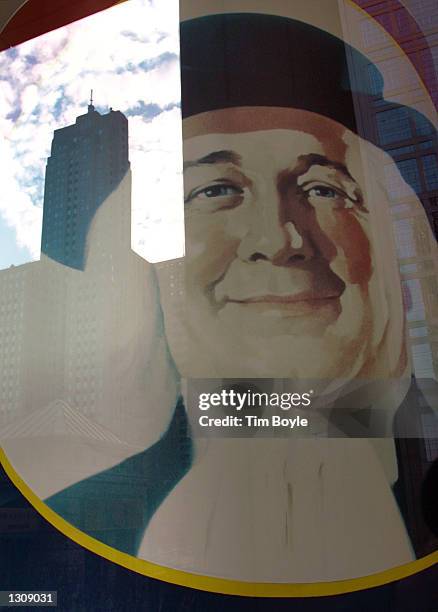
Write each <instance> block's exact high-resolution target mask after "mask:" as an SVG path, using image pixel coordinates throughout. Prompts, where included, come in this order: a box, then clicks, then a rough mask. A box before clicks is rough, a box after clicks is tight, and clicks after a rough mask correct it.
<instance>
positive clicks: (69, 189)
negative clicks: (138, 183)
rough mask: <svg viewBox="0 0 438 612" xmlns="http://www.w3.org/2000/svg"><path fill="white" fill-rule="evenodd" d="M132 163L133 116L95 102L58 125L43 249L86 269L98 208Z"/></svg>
mask: <svg viewBox="0 0 438 612" xmlns="http://www.w3.org/2000/svg"><path fill="white" fill-rule="evenodd" d="M128 168H129V160H128V121H127V119H126V117H125V116H124V115H123V114H122V113H121V112H120V111H113V110H112V109H111V110H110V112H109V113H108V114H106V115H101V114H100V113H99V112H98V111H96V109H95V108H94V106H93V103H92V98H91V100H90V104H89V105H88V112H87V113H86V114H84V115H80V116H79V117H77V119H76V123H75V124H74V125H69V126H67V127H64V128H61V129H59V130H55V134H54V137H53V141H52V149H51V155H50V157H49V158H48V160H47V168H46V180H45V190H44V213H43V231H42V238H41V252H42V253H44V254H45V255H47V256H48V257H50V258H51V259H54V260H55V261H58V262H60V263H63V264H65V265H67V266H70V267H73V268H77V269H79V270H81V269H83V267H84V263H85V246H86V239H87V233H88V230H89V227H90V223H91V221H92V219H93V217H94V214H95V213H96V211H97V210H98V208H99V206H100V205H101V204H102V202H104V201H105V200H106V198H107V197H108V196H109V194H110V193H111V192H112V191H114V190H115V189H116V188H117V186H118V185H119V183H120V181H121V180H122V178H123V177H124V176H125V174H126V172H127V170H128Z"/></svg>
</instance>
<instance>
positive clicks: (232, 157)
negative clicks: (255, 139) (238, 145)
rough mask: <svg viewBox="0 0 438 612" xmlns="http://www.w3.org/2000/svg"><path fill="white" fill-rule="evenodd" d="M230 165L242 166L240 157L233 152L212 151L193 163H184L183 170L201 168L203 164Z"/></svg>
mask: <svg viewBox="0 0 438 612" xmlns="http://www.w3.org/2000/svg"><path fill="white" fill-rule="evenodd" d="M226 163H231V164H235V165H236V166H241V165H242V157H241V156H240V155H239V154H238V153H236V152H235V151H212V152H211V153H209V154H208V155H205V156H204V157H200V158H199V159H196V160H194V161H187V162H184V165H183V170H187V169H188V168H193V167H195V166H202V165H204V164H226Z"/></svg>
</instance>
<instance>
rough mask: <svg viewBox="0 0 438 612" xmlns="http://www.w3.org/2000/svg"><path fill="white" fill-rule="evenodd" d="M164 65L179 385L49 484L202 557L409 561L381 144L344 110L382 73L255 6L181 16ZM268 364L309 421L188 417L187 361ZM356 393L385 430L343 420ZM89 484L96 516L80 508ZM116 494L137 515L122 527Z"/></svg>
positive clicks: (169, 551)
mask: <svg viewBox="0 0 438 612" xmlns="http://www.w3.org/2000/svg"><path fill="white" fill-rule="evenodd" d="M181 66H182V114H183V137H184V190H185V195H184V204H185V228H186V255H185V258H184V265H183V267H182V271H183V273H182V276H181V279H182V282H183V287H184V289H183V292H182V295H175V293H172V292H170V291H169V287H168V283H167V277H166V275H165V274H164V272H163V271H161V270H160V267H157V283H158V293H157V299H159V300H160V303H161V309H162V313H163V320H164V332H165V336H166V339H167V343H168V348H169V354H168V356H167V357H166V358H165V359H163V363H162V372H163V376H162V380H161V381H160V380H158V379H157V381H156V384H157V386H159V385H160V384H162V383H163V382H165V381H167V380H169V379H170V378H172V380H173V384H177V385H180V392H178V393H177V398H176V409H175V410H174V406H175V403H172V404H171V405H170V406H169V405H168V404H169V402H167V404H166V405H164V404H165V402H164V401H163V405H162V406H160V405H154V406H152V405H149V406H148V410H157V411H161V410H162V411H163V414H168V415H169V417H168V418H169V426H168V428H167V430H166V431H164V432H163V431H161V432H159V434H158V435H157V438H158V440H157V442H156V443H155V444H153V445H152V446H150V447H149V448H147V449H146V450H144V451H143V452H141V453H138V454H136V455H134V456H133V457H129V458H128V459H126V460H125V461H123V462H121V463H119V464H117V465H115V466H114V467H111V468H109V469H108V470H106V471H104V472H100V473H98V474H96V475H94V476H90V477H89V478H88V479H85V480H83V481H82V482H79V483H77V484H74V485H72V486H71V487H69V488H67V489H64V490H62V491H59V492H57V493H55V495H53V496H51V497H50V498H49V499H47V500H46V503H47V504H48V505H49V506H50V507H51V508H53V509H54V510H55V511H56V512H58V513H59V514H60V515H61V516H63V517H64V518H65V519H67V520H68V521H70V522H71V523H72V524H73V525H75V526H77V527H79V528H81V529H82V530H83V531H85V532H87V533H89V534H91V535H93V536H94V537H96V538H97V539H100V540H103V541H104V542H106V543H108V544H110V545H111V546H113V547H115V548H117V549H120V550H123V551H125V552H129V553H130V554H133V555H136V556H138V557H140V558H143V559H146V560H148V561H152V562H154V563H158V564H161V565H163V566H166V567H171V568H175V569H180V570H184V571H187V572H193V573H195V574H201V575H209V576H218V577H222V578H230V579H233V580H239V581H250V582H319V581H331V580H344V579H349V578H355V577H359V576H366V575H369V574H373V573H377V572H381V571H384V570H386V569H389V568H392V567H396V566H399V565H402V564H405V563H408V562H410V561H412V560H414V559H415V552H414V547H413V542H412V541H411V540H410V537H409V535H408V531H407V529H406V526H405V524H404V521H403V518H402V515H401V513H400V510H399V507H398V505H397V501H396V498H395V496H394V493H393V491H392V485H393V484H394V482H395V481H396V480H397V473H396V458H395V451H394V442H393V439H392V428H393V425H394V419H395V417H396V413H397V414H400V413H402V414H404V413H405V412H406V410H407V409H408V411H410V412H412V413H415V412H416V411H417V410H418V409H419V403H420V399H419V398H420V397H421V393H420V391H419V390H418V389H417V387H416V385H415V381H414V380H413V378H412V370H411V366H410V361H409V357H408V351H407V347H406V342H405V315H404V308H403V300H402V294H401V288H400V276H399V269H398V263H397V257H396V249H395V244H394V240H393V237H392V229H391V223H392V221H391V215H390V205H389V195H388V193H387V190H386V187H385V185H384V184H383V183H382V181H381V180H380V178H379V174H380V169H381V167H382V165H383V164H384V163H388V162H391V159H390V158H389V156H388V153H386V152H384V151H383V150H382V149H381V148H380V147H379V144H378V143H377V142H376V138H375V136H374V132H373V131H372V130H369V129H367V128H366V126H364V125H362V123H361V122H359V121H358V120H357V116H356V113H355V108H356V107H357V105H360V104H362V103H366V102H367V101H368V100H369V98H370V96H371V92H372V91H374V88H375V82H376V80H377V82H379V83H380V85H381V89H382V90H383V81H382V78H381V76H380V74H379V73H378V71H377V70H376V69H375V68H374V67H373V66H372V65H370V62H369V60H367V59H366V58H365V57H363V56H362V55H361V54H360V53H359V52H357V51H356V50H355V49H353V48H351V47H349V46H348V45H346V44H344V42H343V41H341V40H340V39H338V38H336V37H335V36H333V35H331V34H329V33H327V32H325V31H323V30H320V29H318V28H316V27H314V26H312V25H309V24H307V23H304V22H302V21H296V20H293V19H289V18H283V17H277V16H272V15H261V14H254V13H252V14H249V13H241V14H220V15H211V16H208V17H202V18H196V19H192V20H187V21H185V22H183V23H182V24H181ZM406 110H407V112H408V114H409V117H410V120H412V121H414V122H417V121H420V120H421V121H427V120H426V119H425V118H424V117H423V116H422V115H420V114H419V113H418V112H417V111H415V110H413V109H406ZM400 181H404V183H406V188H407V189H408V190H411V187H410V186H409V181H410V177H409V176H408V175H405V176H402V175H400ZM410 192H411V195H412V200H413V201H414V202H415V205H416V206H418V209H419V210H420V207H421V203H420V202H419V200H418V198H417V197H416V196H415V193H414V192H413V191H412V190H411V191H410ZM421 210H422V209H421ZM158 295H159V297H158ZM175 313H178V314H177V315H176V314H175ZM155 366H156V364H155ZM155 366H154V367H155ZM279 378H283V379H287V380H289V381H291V385H292V386H293V387H294V388H297V389H301V387H303V386H304V387H303V388H305V385H307V383H308V381H309V380H312V384H313V388H314V390H315V396H316V398H317V399H316V400H315V401H316V403H317V404H316V405H317V408H318V409H321V410H319V411H317V412H318V414H319V415H322V419H323V422H324V424H325V425H326V429H325V430H324V431H322V432H320V433H322V434H324V435H319V434H318V435H313V436H307V437H303V438H284V439H269V438H257V437H252V438H251V437H250V438H232V437H222V438H214V439H208V440H203V439H198V438H197V437H195V436H193V430H194V427H193V423H191V422H190V420H191V413H190V410H188V411H186V406H187V393H186V391H185V389H186V382H187V380H190V379H198V380H199V379H240V380H245V379H279ZM154 397H156V389H155V391H154ZM358 409H364V410H371V413H372V414H373V415H375V417H376V419H377V421H376V424H375V428H374V429H373V435H376V436H379V435H380V436H381V437H382V438H384V439H383V440H379V441H378V442H376V441H374V440H371V439H368V437H367V436H364V435H362V436H359V437H358V434H357V432H352V431H351V429H350V425H351V422H350V421H349V418H348V417H349V415H350V414H351V412H352V411H357V410H358ZM428 409H429V408H428ZM373 411H374V412H373ZM315 414H316V413H315ZM373 418H374V417H373ZM332 426H334V427H335V429H336V432H337V434H336V437H328V435H327V434H328V433H329V429H330V427H332ZM408 426H409V424H407V425H406V423H405V422H403V427H405V430H406V431H407V429H408V428H409V427H408ZM376 432H377V433H376ZM388 432H389V433H388ZM408 433H409V435H412V432H408ZM351 435H352V436H353V437H349V436H351ZM340 436H344V437H340ZM382 449H383V450H382ZM382 457H383V458H384V459H385V461H383V459H382ZM388 458H389V459H388ZM388 466H389V467H388ZM93 500H94V502H96V503H99V504H101V505H102V507H105V516H107V517H108V519H107V525H106V528H104V529H100V530H93V529H92V528H90V527H87V526H86V516H85V515H86V513H85V514H84V512H82V513H81V512H78V507H79V506H80V505H81V502H86V507H89V508H90V512H92V511H93ZM121 501H123V503H125V504H126V503H127V502H128V505H129V504H131V505H130V508H131V509H132V514H134V513H135V514H136V516H137V517H139V518H138V520H137V522H136V524H135V526H134V527H133V528H132V529H127V530H125V532H124V533H122V534H120V532H117V533H116V531H115V530H114V529H113V525H112V524H111V516H112V515H113V511H114V509H115V508H117V506H118V505H120V503H121Z"/></svg>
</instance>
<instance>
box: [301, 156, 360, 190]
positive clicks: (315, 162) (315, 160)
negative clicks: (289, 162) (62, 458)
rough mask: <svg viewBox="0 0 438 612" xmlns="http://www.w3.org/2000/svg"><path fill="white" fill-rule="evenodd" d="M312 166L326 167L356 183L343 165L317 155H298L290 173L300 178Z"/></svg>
mask: <svg viewBox="0 0 438 612" xmlns="http://www.w3.org/2000/svg"><path fill="white" fill-rule="evenodd" d="M312 166H326V167H327V168H333V170H337V171H338V172H341V173H342V174H344V175H345V176H346V177H347V178H348V179H350V180H351V181H353V182H354V183H355V182H356V181H355V180H354V178H353V177H352V176H351V174H350V172H349V171H348V168H347V166H345V164H342V163H340V162H336V161H334V160H332V159H329V158H328V157H326V156H325V155H318V154H317V153H310V154H309V155H300V156H299V157H298V163H297V165H296V166H295V168H294V169H293V171H292V172H293V174H294V175H295V176H301V175H302V174H305V173H306V172H308V171H309V170H310V168H311V167H312Z"/></svg>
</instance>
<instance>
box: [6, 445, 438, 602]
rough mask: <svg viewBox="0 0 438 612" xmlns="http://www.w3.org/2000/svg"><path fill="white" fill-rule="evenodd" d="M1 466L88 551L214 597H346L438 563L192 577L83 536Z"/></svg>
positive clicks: (436, 557) (433, 557) (434, 557)
mask: <svg viewBox="0 0 438 612" xmlns="http://www.w3.org/2000/svg"><path fill="white" fill-rule="evenodd" d="M0 464H1V465H2V466H3V469H4V470H5V472H6V474H7V475H8V477H9V478H10V479H11V481H12V482H13V483H14V485H15V486H16V487H17V489H18V490H19V491H20V493H22V494H23V495H24V497H25V498H26V499H27V500H28V501H29V502H30V503H31V504H32V506H33V507H34V508H35V510H37V511H38V512H39V514H41V516H43V517H44V518H45V519H46V520H47V521H48V522H49V523H50V524H51V525H53V526H54V527H56V529H58V531H60V532H61V533H63V534H64V535H66V536H67V537H68V538H70V539H71V540H73V541H74V542H76V544H79V545H80V546H83V547H84V548H86V549H87V550H90V551H91V552H93V553H95V554H97V555H99V556H101V557H103V558H105V559H108V560H109V561H112V562H113V563H117V564H118V565H121V566H122V567H126V568H127V569H130V570H132V571H134V572H137V573H138V574H143V576H148V577H149V578H155V579H157V580H162V581H164V582H170V583H171V584H176V585H178V586H183V587H189V588H192V589H198V590H201V591H208V592H210V593H220V594H224V595H241V596H246V597H321V596H326V595H342V594H345V593H351V592H354V591H361V590H363V589H369V588H373V587H378V586H382V585H383V584H387V583H388V582H394V581H395V580H400V579H401V578H407V577H408V576H412V575H413V574H416V573H418V572H420V571H421V570H424V569H427V568H428V567H432V566H433V565H435V563H438V551H436V552H434V553H431V554H430V555H427V556H426V557H423V558H422V559H419V560H418V561H412V562H411V563H407V564H405V565H400V566H398V567H394V568H392V569H389V570H386V571H384V572H380V573H378V574H372V575H370V576H364V577H362V578H354V579H351V580H338V581H335V582H316V583H315V582H314V583H300V584H285V583H278V584H274V583H267V582H242V581H238V580H228V579H225V578H214V577H211V576H200V575H198V574H190V573H188V572H183V571H181V570H175V569H171V568H169V567H164V566H161V565H156V564H155V563H150V562H149V561H145V560H143V559H138V558H137V557H133V556H132V555H128V554H127V553H123V552H121V551H118V550H116V549H115V548H112V547H111V546H107V545H106V544H103V543H102V542H99V540H96V539H94V538H92V537H91V536H89V535H87V534H85V533H83V532H82V531H80V530H79V529H77V528H76V527H74V526H73V525H71V524H70V523H68V522H67V521H65V520H64V519H63V518H61V517H60V516H59V515H58V514H56V512H54V511H53V510H51V509H50V508H49V506H47V505H46V504H45V503H44V502H43V501H41V499H39V497H37V495H35V493H33V491H32V490H31V489H30V488H29V487H28V485H27V484H26V483H25V482H24V480H23V479H22V478H21V477H20V476H19V475H18V474H17V472H16V471H15V470H14V468H13V467H12V465H11V464H10V462H9V460H8V458H7V457H6V454H5V452H4V450H3V449H1V448H0Z"/></svg>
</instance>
